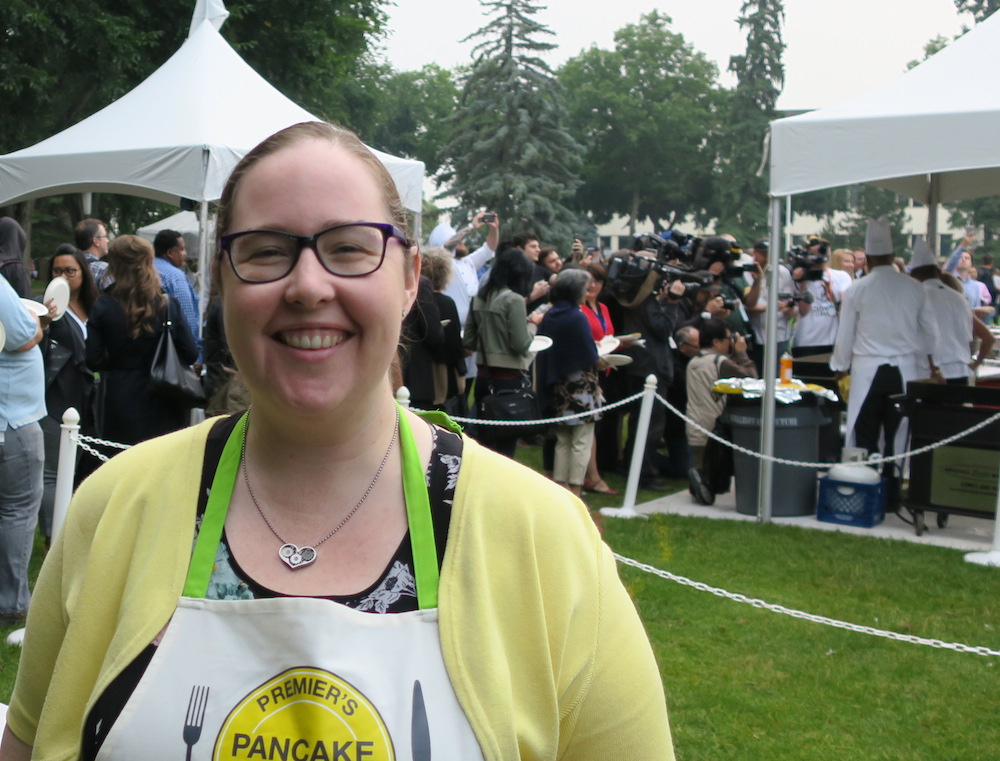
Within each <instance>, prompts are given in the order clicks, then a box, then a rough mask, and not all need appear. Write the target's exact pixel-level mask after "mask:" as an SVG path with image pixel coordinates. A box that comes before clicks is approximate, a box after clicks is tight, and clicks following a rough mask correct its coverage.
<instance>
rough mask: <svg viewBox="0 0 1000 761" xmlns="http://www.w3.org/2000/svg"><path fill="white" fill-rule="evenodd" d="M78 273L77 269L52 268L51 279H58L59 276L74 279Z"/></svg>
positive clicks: (78, 269)
mask: <svg viewBox="0 0 1000 761" xmlns="http://www.w3.org/2000/svg"><path fill="white" fill-rule="evenodd" d="M79 272H80V268H79V267H53V268H52V277H59V276H60V275H65V276H66V277H76V276H77V274H78V273H79Z"/></svg>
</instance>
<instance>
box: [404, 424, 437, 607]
mask: <svg viewBox="0 0 1000 761" xmlns="http://www.w3.org/2000/svg"><path fill="white" fill-rule="evenodd" d="M399 445H400V448H401V451H402V463H403V497H404V499H405V501H406V520H407V523H409V525H410V546H411V547H412V549H413V576H414V579H415V581H416V586H417V606H418V607H419V608H420V609H421V610H428V609H430V608H436V607H437V604H438V559H437V544H436V543H435V541H434V524H433V522H432V521H431V500H430V496H429V495H428V493H427V479H426V478H425V477H424V472H423V468H421V467H420V453H419V452H418V451H417V442H416V440H415V439H414V438H413V432H412V431H411V430H410V422H409V421H408V420H407V419H406V412H405V411H404V410H403V408H402V407H400V408H399Z"/></svg>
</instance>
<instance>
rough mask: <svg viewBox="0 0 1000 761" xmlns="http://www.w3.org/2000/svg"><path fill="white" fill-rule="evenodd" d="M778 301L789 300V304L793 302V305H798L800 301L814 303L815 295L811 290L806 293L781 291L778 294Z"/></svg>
mask: <svg viewBox="0 0 1000 761" xmlns="http://www.w3.org/2000/svg"><path fill="white" fill-rule="evenodd" d="M778 301H787V302H788V303H789V304H791V305H793V306H798V305H799V304H800V303H803V304H812V303H813V295H812V294H811V293H810V292H809V291H806V292H805V293H802V294H798V293H779V294H778Z"/></svg>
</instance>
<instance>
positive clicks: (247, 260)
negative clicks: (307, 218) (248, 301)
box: [219, 222, 409, 283]
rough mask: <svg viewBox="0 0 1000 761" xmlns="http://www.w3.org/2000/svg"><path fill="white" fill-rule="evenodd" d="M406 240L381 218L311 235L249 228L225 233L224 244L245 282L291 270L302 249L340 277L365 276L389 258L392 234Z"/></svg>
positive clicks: (265, 280) (264, 280)
mask: <svg viewBox="0 0 1000 761" xmlns="http://www.w3.org/2000/svg"><path fill="white" fill-rule="evenodd" d="M390 238H395V239H396V240H398V241H399V242H400V243H402V244H403V245H404V246H405V245H408V244H409V241H408V240H407V238H406V233H404V232H403V231H402V230H400V229H399V228H398V227H396V226H395V225H390V224H385V223H382V222H355V223H352V224H348V225H337V226H336V227H330V228H327V229H326V230H322V231H320V232H318V233H316V234H315V235H312V236H302V235H292V234H291V233H285V232H280V231H278V230H245V231H243V232H238V233H230V234H229V235H223V236H222V238H221V239H220V246H219V247H220V249H221V250H222V251H225V252H226V253H227V254H228V255H229V262H230V264H232V265H233V272H235V273H236V277H238V278H239V279H240V280H242V281H243V282H244V283H273V282H274V281H275V280H281V278H283V277H285V276H287V275H288V274H289V273H290V272H291V271H292V270H293V269H295V265H296V264H297V263H298V261H299V257H300V256H301V255H302V249H304V248H306V247H308V248H311V249H312V250H313V251H314V252H315V253H316V258H317V259H319V263H320V264H322V265H323V269H325V270H326V271H327V272H329V273H330V274H331V275H337V276H339V277H364V276H365V275H370V274H372V273H373V272H375V271H376V270H377V269H378V268H379V267H381V266H382V262H383V261H384V260H385V250H386V248H387V247H388V244H389V239H390Z"/></svg>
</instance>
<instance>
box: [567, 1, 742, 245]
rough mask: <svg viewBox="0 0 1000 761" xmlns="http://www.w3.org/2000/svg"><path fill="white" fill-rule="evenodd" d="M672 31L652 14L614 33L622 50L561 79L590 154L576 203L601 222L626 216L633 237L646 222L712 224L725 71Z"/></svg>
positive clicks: (577, 62)
mask: <svg viewBox="0 0 1000 761" xmlns="http://www.w3.org/2000/svg"><path fill="white" fill-rule="evenodd" d="M670 23H671V20H670V18H669V17H668V16H665V15H662V14H660V13H658V12H656V11H653V12H652V13H649V14H648V15H646V16H643V17H642V18H641V19H640V22H639V23H638V24H630V25H628V26H625V27H623V28H622V29H619V30H618V31H617V32H615V49H614V50H611V51H609V50H601V49H599V48H596V47H592V48H590V49H589V50H586V51H584V52H583V53H581V54H580V55H578V56H576V57H575V58H572V59H570V60H569V61H567V62H566V64H565V65H564V66H563V67H562V68H561V69H560V72H559V79H560V81H561V82H562V84H563V86H564V87H565V88H566V91H567V92H568V93H569V113H570V118H571V120H572V125H573V130H574V132H575V134H576V135H577V138H578V139H579V140H580V141H581V142H583V143H584V144H585V145H586V147H587V151H586V154H585V156H584V162H583V171H582V178H583V181H584V183H583V186H582V187H581V188H580V190H579V192H578V193H577V204H578V206H579V207H580V208H581V209H584V210H588V211H590V212H592V214H593V217H594V219H595V220H596V221H597V222H607V221H608V220H610V219H611V217H612V216H614V215H615V214H619V213H627V214H628V215H629V217H630V223H629V226H630V230H631V232H632V233H633V234H634V233H635V230H636V223H637V220H639V219H642V218H645V217H649V218H650V219H653V220H655V221H657V222H660V223H662V224H663V225H664V226H665V227H670V226H672V225H673V224H674V223H675V222H676V221H677V220H679V219H681V218H683V217H684V216H685V215H688V214H692V215H695V216H696V217H698V218H699V219H701V220H705V219H707V218H709V217H711V216H714V214H713V211H714V201H713V193H712V165H713V163H714V157H713V155H712V152H711V150H710V147H709V141H708V138H709V136H710V135H712V134H713V133H714V132H716V131H717V130H718V129H719V121H720V111H719V109H720V105H721V100H722V95H721V92H720V90H719V87H718V84H717V80H718V69H717V68H716V66H715V64H714V63H712V62H711V61H710V60H709V59H708V58H707V57H706V56H705V55H704V54H702V53H699V52H697V51H695V50H694V48H693V47H692V46H691V45H690V44H689V43H687V42H686V41H685V40H684V37H683V35H681V34H679V33H676V32H673V31H671V30H670Z"/></svg>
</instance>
